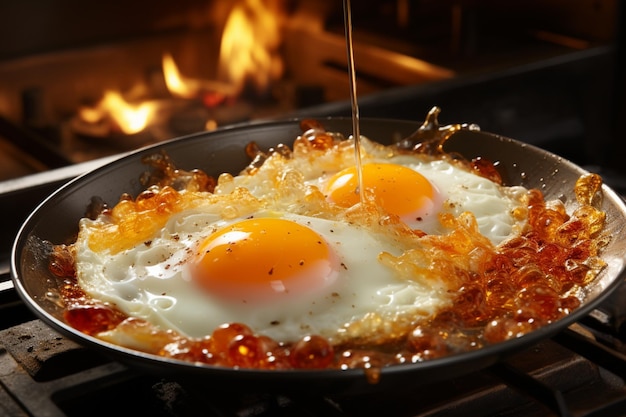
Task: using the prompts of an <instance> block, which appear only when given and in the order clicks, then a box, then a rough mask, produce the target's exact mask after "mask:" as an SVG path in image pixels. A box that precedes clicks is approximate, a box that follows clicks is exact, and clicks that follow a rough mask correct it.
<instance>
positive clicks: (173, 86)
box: [163, 53, 197, 98]
mask: <svg viewBox="0 0 626 417" xmlns="http://www.w3.org/2000/svg"><path fill="white" fill-rule="evenodd" d="M163 75H164V76H165V85H166V86H167V89H168V91H169V92H170V93H172V94H174V95H177V96H179V97H183V98H194V97H195V96H196V95H197V86H195V85H193V84H194V83H193V82H192V81H191V80H189V79H186V78H184V77H183V76H182V75H181V73H180V70H179V69H178V65H176V62H174V58H173V57H172V55H171V54H167V53H166V54H164V55H163Z"/></svg>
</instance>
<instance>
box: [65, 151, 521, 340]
mask: <svg viewBox="0 0 626 417" xmlns="http://www.w3.org/2000/svg"><path fill="white" fill-rule="evenodd" d="M362 146H363V151H362V158H363V159H362V162H363V184H364V187H365V194H366V195H367V198H368V201H371V202H372V203H373V204H358V203H359V200H358V198H357V199H356V200H355V194H356V195H358V193H356V183H355V179H356V172H355V171H354V154H353V153H352V146H351V145H350V144H349V141H345V142H342V143H341V144H339V145H337V146H335V147H332V148H330V149H326V150H323V151H312V150H310V149H309V150H307V151H303V150H302V149H299V148H298V146H297V145H294V150H293V154H291V155H290V156H289V157H285V156H283V155H281V154H279V153H274V154H272V155H271V156H270V157H269V158H268V159H267V160H266V161H265V162H264V163H263V165H262V166H261V167H259V168H258V170H256V171H255V172H253V173H249V172H242V173H241V174H240V175H237V176H232V175H229V174H223V175H222V176H220V178H219V180H218V185H217V186H216V189H215V192H214V193H210V194H209V193H200V192H185V191H181V192H180V193H176V195H177V196H178V197H177V198H178V200H177V201H175V202H174V203H173V204H172V210H171V213H168V214H167V215H166V216H165V217H164V216H163V215H162V214H161V215H160V217H159V218H158V219H159V221H157V218H156V215H155V214H154V213H151V212H146V213H142V217H144V222H148V223H151V224H154V225H155V226H154V227H153V229H154V230H153V231H152V232H151V234H150V235H149V236H147V237H145V236H142V237H141V238H135V239H134V240H133V238H131V239H130V240H128V239H127V241H126V242H125V243H124V244H122V245H121V246H115V247H112V245H109V244H107V242H114V241H115V242H120V241H123V239H121V240H120V239H118V238H117V237H116V234H118V233H120V230H121V229H122V228H123V227H122V226H121V225H119V224H116V222H115V221H112V220H111V217H110V215H108V214H103V215H101V216H100V217H99V218H97V219H96V220H89V219H83V220H82V221H81V224H80V232H79V235H78V239H77V241H76V244H75V248H76V270H77V278H78V282H79V284H80V286H81V287H82V288H83V290H85V291H86V292H87V293H88V294H89V295H91V296H92V297H94V298H96V299H99V300H102V301H106V302H110V303H112V304H114V305H115V306H117V308H119V309H120V310H122V311H123V312H124V313H126V314H128V315H129V316H132V317H138V318H141V319H145V320H147V321H148V322H150V323H152V324H154V325H156V326H158V327H160V328H162V329H170V330H174V331H176V332H178V333H180V334H182V335H185V336H187V337H191V338H200V337H203V336H206V335H209V334H211V332H212V331H213V330H214V329H215V328H216V327H218V326H219V325H221V324H223V323H233V322H239V323H245V324H246V325H248V326H249V327H251V328H252V329H254V331H255V332H258V333H259V334H263V335H266V336H269V337H271V338H273V339H274V340H277V341H281V342H289V341H296V340H299V339H300V338H302V337H303V336H305V335H308V334H319V335H322V336H324V337H326V338H328V339H329V340H330V341H331V342H332V341H334V340H337V339H338V338H340V337H341V335H342V334H345V329H346V328H348V327H350V326H351V325H353V324H354V323H359V322H364V323H367V325H364V326H356V327H354V326H353V327H352V328H357V329H359V330H358V332H363V333H370V334H373V333H376V334H379V333H380V332H384V331H385V329H386V328H387V327H388V326H387V325H386V323H389V322H394V321H410V322H415V321H416V320H418V319H420V318H424V317H427V316H429V315H431V314H433V313H434V312H436V311H437V310H438V309H440V308H442V307H444V306H446V305H448V304H449V303H451V300H452V296H453V295H452V294H451V292H450V291H448V290H449V286H448V283H447V282H446V280H445V279H444V278H443V277H442V278H441V279H432V277H430V278H426V277H423V276H419V274H418V275H416V276H411V277H409V278H408V279H407V276H406V274H401V273H399V272H398V269H399V267H397V266H396V265H394V264H393V262H391V264H390V262H389V259H390V257H391V258H397V259H401V257H402V254H403V253H406V252H407V251H409V250H411V249H412V248H413V247H415V246H419V245H420V239H421V237H422V236H423V235H424V233H426V234H430V235H432V234H445V233H447V232H448V231H447V230H446V228H445V227H444V225H442V223H441V222H440V221H439V215H440V214H442V213H449V214H452V215H454V216H455V217H458V216H460V215H461V214H463V213H467V212H471V213H472V214H473V215H474V216H475V218H476V221H477V225H478V227H479V229H480V232H481V234H482V235H484V236H485V239H488V240H489V241H490V244H492V245H497V244H498V243H499V242H501V241H502V240H504V239H506V238H507V237H509V236H512V235H515V234H517V233H519V232H520V230H521V228H522V227H523V225H524V215H523V214H524V210H525V207H526V203H525V201H524V196H525V191H526V190H525V189H524V188H522V187H512V188H507V187H502V186H500V185H498V184H495V183H493V182H491V181H489V180H487V179H485V178H482V177H480V176H478V175H475V174H474V173H471V172H469V171H468V170H466V169H464V168H462V167H460V166H458V165H456V164H454V163H451V162H448V161H446V160H444V159H441V158H430V157H426V156H424V155H405V154H392V153H390V152H389V150H388V149H387V148H386V147H383V146H382V145H379V144H376V143H374V142H370V141H368V140H366V139H364V143H363V145H362ZM361 206H363V207H361ZM372 207H373V209H372ZM113 211H114V212H115V209H114V210H113ZM150 216H155V218H154V219H152V220H153V221H152V222H150V220H151V219H150ZM131 236H132V234H131ZM127 237H128V234H127ZM107 239H109V240H107ZM383 258H384V259H386V261H383ZM415 267H416V268H417V269H418V270H419V269H420V268H421V269H428V267H429V266H428V264H427V263H425V264H421V265H415ZM402 268H404V266H403V267H402ZM372 315H374V316H375V317H377V318H380V319H381V320H370V321H368V318H371V317H372ZM372 323H377V324H375V325H373V324H372ZM352 336H354V334H353V333H351V336H350V337H352ZM358 336H363V337H366V336H367V335H365V334H363V335H358Z"/></svg>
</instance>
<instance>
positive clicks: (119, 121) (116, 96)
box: [79, 90, 157, 135]
mask: <svg viewBox="0 0 626 417" xmlns="http://www.w3.org/2000/svg"><path fill="white" fill-rule="evenodd" d="M156 110H157V109H156V104H155V103H151V102H149V101H144V102H141V103H139V104H131V103H128V102H127V101H126V100H124V97H122V95H121V94H120V93H119V92H117V91H112V90H107V91H105V93H104V97H103V98H102V100H100V102H99V103H98V104H97V105H96V107H83V108H81V109H79V116H80V117H81V118H82V119H83V120H84V121H86V122H90V123H96V122H98V121H100V120H103V119H105V118H107V117H109V118H111V119H112V120H113V121H114V122H115V124H116V125H117V126H119V128H120V129H121V131H122V132H124V133H125V134H127V135H132V134H134V133H138V132H141V131H142V130H144V129H145V128H146V126H147V125H148V123H150V121H151V119H152V116H153V115H154V114H155V112H156Z"/></svg>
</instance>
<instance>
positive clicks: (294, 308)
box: [77, 211, 450, 341]
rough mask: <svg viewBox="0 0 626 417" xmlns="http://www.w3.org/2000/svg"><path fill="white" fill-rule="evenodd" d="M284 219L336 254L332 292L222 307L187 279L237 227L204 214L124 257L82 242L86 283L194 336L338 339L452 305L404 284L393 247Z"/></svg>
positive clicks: (337, 226) (319, 223) (135, 312)
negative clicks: (204, 252) (236, 332)
mask: <svg viewBox="0 0 626 417" xmlns="http://www.w3.org/2000/svg"><path fill="white" fill-rule="evenodd" d="M276 215H277V214H276V213H268V212H265V213H259V214H258V215H257V217H262V216H276ZM279 217H283V218H285V219H288V220H292V221H294V222H297V223H300V224H303V225H307V226H308V227H311V228H312V229H314V230H315V231H317V232H318V233H319V234H320V235H321V236H323V237H324V239H326V241H327V242H328V244H329V245H330V246H331V247H332V249H333V250H334V252H335V253H336V254H337V256H338V258H339V261H340V263H341V270H340V271H339V278H338V279H337V280H336V281H335V282H334V283H333V284H332V285H331V286H330V287H328V288H324V290H323V291H312V292H311V293H309V294H307V295H305V296H300V297H292V298H289V297H285V298H283V299H281V300H280V302H279V303H277V302H270V303H263V304H258V303H248V302H247V301H246V300H243V299H242V300H240V301H238V302H234V301H232V300H231V301H227V300H220V299H219V297H216V296H214V295H212V294H210V293H208V292H207V291H204V290H201V289H200V288H199V286H198V285H197V284H196V283H195V282H193V281H192V279H191V278H190V276H189V273H188V271H189V266H190V265H189V262H191V259H192V254H193V253H194V249H195V247H196V246H197V245H198V244H199V242H200V241H202V240H203V239H204V238H205V237H206V236H207V235H208V234H209V233H211V232H212V231H214V230H217V229H218V228H221V227H223V226H225V225H226V224H228V223H230V222H232V221H224V220H222V219H220V218H219V217H218V216H217V215H215V214H213V213H208V212H203V211H195V212H185V213H178V214H176V215H174V216H172V218H171V219H170V220H169V221H168V223H167V225H166V226H165V227H163V228H162V229H161V230H160V231H159V233H158V235H157V236H155V237H154V238H153V239H152V240H151V242H150V244H149V245H148V244H144V243H140V244H138V245H136V246H135V247H133V248H131V249H129V250H126V251H123V252H120V253H117V254H110V253H96V252H93V251H91V250H90V249H89V247H88V245H87V240H88V237H87V236H83V237H82V238H80V239H79V240H78V242H77V259H78V262H77V270H78V271H79V274H78V279H79V283H80V285H81V287H82V288H83V289H85V290H86V291H87V292H88V293H89V294H91V296H93V297H95V298H98V299H101V300H103V301H108V302H110V303H113V304H115V305H116V306H117V307H119V308H120V309H121V310H122V311H124V312H126V313H127V314H129V315H131V316H134V317H138V318H143V319H145V320H148V321H149V322H151V323H153V324H156V325H158V326H160V327H161V328H164V329H173V330H176V331H177V332H179V333H181V334H182V335H185V336H189V337H202V336H205V335H208V334H210V333H211V332H212V331H213V330H214V329H215V328H216V327H217V326H219V325H221V324H222V323H231V322H241V323H245V324H247V325H248V326H250V327H251V328H253V329H254V330H255V331H256V332H259V333H261V334H264V335H267V336H269V337H272V338H274V339H275V340H278V341H293V340H298V339H299V338H301V337H303V336H305V335H307V334H320V335H323V336H326V337H328V338H330V339H332V337H333V335H334V334H336V333H337V332H338V331H339V329H340V328H342V327H343V326H344V325H345V324H346V323H349V322H351V321H353V320H356V319H359V318H361V317H363V316H365V315H366V314H368V313H370V312H378V314H380V315H381V316H383V317H393V316H395V315H397V314H409V313H410V314H413V315H428V314H431V313H433V312H434V311H436V310H437V309H438V308H440V307H442V306H443V305H444V304H446V303H448V302H449V298H450V295H449V294H448V293H447V292H446V287H445V285H444V284H443V283H436V282H434V283H433V282H431V283H429V284H428V285H425V284H424V283H421V282H419V281H407V280H402V281H401V280H399V279H397V278H396V277H395V275H394V273H393V271H391V270H390V269H389V268H387V267H385V266H384V265H382V264H381V263H380V262H379V261H378V255H379V254H380V253H381V252H383V251H386V252H389V253H391V254H393V255H399V254H400V253H401V249H400V248H397V247H395V248H394V247H393V246H390V245H389V244H388V240H386V239H381V238H380V237H379V236H376V235H375V234H372V233H370V232H369V231H368V230H366V229H364V228H361V227H358V226H356V225H350V224H347V223H343V222H338V221H331V220H325V219H320V218H313V217H306V216H299V215H294V214H289V213H281V214H280V215H279ZM384 242H387V243H384Z"/></svg>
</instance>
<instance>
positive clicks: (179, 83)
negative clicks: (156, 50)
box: [162, 53, 236, 107]
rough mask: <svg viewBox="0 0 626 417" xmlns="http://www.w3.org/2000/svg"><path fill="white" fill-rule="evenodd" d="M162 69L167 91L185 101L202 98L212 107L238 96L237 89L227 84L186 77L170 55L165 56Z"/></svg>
mask: <svg viewBox="0 0 626 417" xmlns="http://www.w3.org/2000/svg"><path fill="white" fill-rule="evenodd" d="M162 67H163V76H164V77H165V85H166V86H167V91H169V92H170V93H171V94H172V95H173V96H177V97H181V98H185V99H196V98H200V97H202V98H203V101H204V102H206V103H205V104H206V105H207V106H208V107H212V106H215V105H217V104H219V103H220V102H222V101H223V100H224V99H225V98H226V97H227V96H232V95H235V94H236V89H235V88H233V86H232V85H229V84H227V83H223V82H220V81H214V80H208V79H196V78H189V77H185V76H184V75H183V74H182V73H181V72H180V70H179V69H178V65H177V64H176V62H175V61H174V58H173V57H172V55H171V54H169V53H165V54H163V58H162Z"/></svg>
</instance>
